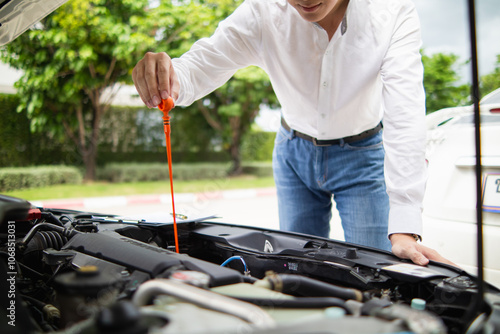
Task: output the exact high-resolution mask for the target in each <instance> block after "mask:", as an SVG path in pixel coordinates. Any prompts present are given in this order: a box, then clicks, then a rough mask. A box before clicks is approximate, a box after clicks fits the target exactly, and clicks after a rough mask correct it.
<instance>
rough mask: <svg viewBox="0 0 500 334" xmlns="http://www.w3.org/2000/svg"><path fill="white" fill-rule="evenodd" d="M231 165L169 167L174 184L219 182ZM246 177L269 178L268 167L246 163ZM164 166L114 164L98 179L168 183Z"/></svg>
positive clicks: (195, 164) (269, 170)
mask: <svg viewBox="0 0 500 334" xmlns="http://www.w3.org/2000/svg"><path fill="white" fill-rule="evenodd" d="M230 166H231V164H230V163H187V164H183V163H179V164H175V163H174V165H173V166H172V171H173V178H174V179H176V180H185V181H188V180H206V179H221V178H224V177H226V176H227V175H228V170H229V168H230ZM243 172H244V173H246V174H251V175H256V176H259V177H262V176H272V166H271V163H265V162H259V163H245V164H243ZM168 177H169V175H168V165H167V163H166V162H165V163H140V164H139V163H137V164H136V163H121V164H118V163H113V164H108V165H106V166H105V167H103V168H100V169H98V171H97V179H98V180H101V181H108V182H117V183H118V182H140V181H160V180H168Z"/></svg>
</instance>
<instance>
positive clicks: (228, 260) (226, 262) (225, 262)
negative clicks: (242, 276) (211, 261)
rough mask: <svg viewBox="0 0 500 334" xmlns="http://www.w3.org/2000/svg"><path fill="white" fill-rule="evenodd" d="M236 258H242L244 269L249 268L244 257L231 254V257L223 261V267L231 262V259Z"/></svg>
mask: <svg viewBox="0 0 500 334" xmlns="http://www.w3.org/2000/svg"><path fill="white" fill-rule="evenodd" d="M234 260H240V261H241V263H243V269H244V270H245V272H246V271H248V270H247V264H246V262H245V260H243V258H242V257H241V256H231V257H230V258H229V259H227V260H226V261H224V262H222V264H221V265H220V266H221V267H225V266H226V265H227V264H228V263H229V262H231V261H234Z"/></svg>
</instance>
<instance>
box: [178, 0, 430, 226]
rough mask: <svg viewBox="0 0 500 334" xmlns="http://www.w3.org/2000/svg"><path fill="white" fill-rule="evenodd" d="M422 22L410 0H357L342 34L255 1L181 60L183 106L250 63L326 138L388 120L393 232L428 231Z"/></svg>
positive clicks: (287, 8)
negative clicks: (424, 221)
mask: <svg viewBox="0 0 500 334" xmlns="http://www.w3.org/2000/svg"><path fill="white" fill-rule="evenodd" d="M420 46H421V38H420V23H419V19H418V16H417V13H416V10H415V7H414V5H413V3H412V2H411V1H410V0H350V1H349V4H348V7H347V11H346V14H345V17H344V20H343V23H342V24H341V26H339V28H338V29H337V31H336V32H335V34H334V35H333V37H332V39H331V40H329V39H328V35H327V33H326V31H325V30H324V29H322V28H321V27H320V26H319V25H318V24H315V23H310V22H308V21H306V20H304V19H303V18H302V17H301V16H300V15H299V13H298V12H297V11H296V9H294V8H293V7H292V6H291V5H289V4H288V2H287V1H286V0H246V1H245V2H244V3H243V4H242V5H241V6H239V7H238V8H237V9H236V11H235V12H234V13H233V14H232V15H230V16H229V17H228V18H227V19H226V20H224V21H222V22H221V23H220V24H219V27H218V28H217V30H216V31H215V33H214V35H213V36H211V37H210V38H204V39H201V40H199V41H198V42H196V43H195V44H194V45H193V47H192V48H191V50H190V51H189V52H187V53H186V54H184V55H183V56H182V57H180V58H178V59H174V60H173V63H174V70H175V72H176V74H177V76H178V78H179V81H180V87H181V90H180V96H179V98H178V100H177V101H176V104H177V105H189V104H191V103H193V102H194V101H195V100H197V99H199V98H201V97H203V96H205V95H207V94H209V93H210V92H212V91H213V90H215V89H216V88H218V87H220V86H221V85H223V84H224V83H225V82H226V81H227V80H229V78H230V77H231V76H232V75H233V74H234V73H235V72H236V71H237V70H238V69H240V68H243V67H246V66H249V65H256V66H259V67H261V68H263V69H264V70H265V71H266V72H267V73H268V75H269V77H270V80H271V83H272V85H273V88H274V91H275V93H276V95H277V97H278V99H279V101H280V103H281V107H282V114H283V117H284V118H285V120H286V122H287V123H288V125H289V126H290V127H291V128H292V129H295V130H297V131H300V132H303V133H305V134H308V135H309V136H312V137H316V138H317V139H336V138H342V137H346V136H351V135H355V134H359V133H361V132H363V131H365V130H368V129H371V128H373V127H375V126H376V125H377V124H378V123H379V122H380V121H381V120H383V124H384V148H385V151H386V156H385V179H386V185H387V192H388V194H389V199H390V214H389V234H392V233H416V234H419V235H421V234H422V223H421V211H422V198H423V195H424V189H425V181H426V164H425V94H424V89H423V84H422V77H423V66H422V62H421V57H420V53H419V49H420Z"/></svg>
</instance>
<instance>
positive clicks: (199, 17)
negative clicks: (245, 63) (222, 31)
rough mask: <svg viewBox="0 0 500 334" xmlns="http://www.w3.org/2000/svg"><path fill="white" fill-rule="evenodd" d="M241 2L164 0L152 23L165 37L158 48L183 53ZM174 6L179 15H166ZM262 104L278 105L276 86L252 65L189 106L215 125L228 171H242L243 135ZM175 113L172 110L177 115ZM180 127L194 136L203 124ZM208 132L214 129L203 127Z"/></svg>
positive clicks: (196, 117)
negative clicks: (177, 1)
mask: <svg viewBox="0 0 500 334" xmlns="http://www.w3.org/2000/svg"><path fill="white" fill-rule="evenodd" d="M241 2H242V1H241V0H239V1H231V0H206V1H199V2H196V1H189V2H187V3H184V4H183V5H182V6H178V7H176V6H172V5H171V4H169V3H168V2H164V3H161V4H160V6H159V7H158V8H157V11H156V14H155V15H156V19H155V20H151V21H150V22H151V24H152V26H151V29H152V30H155V31H157V37H159V39H160V40H161V41H160V42H159V43H158V47H157V49H156V51H166V52H168V53H169V55H170V56H171V57H179V56H181V55H182V54H183V53H185V52H186V51H188V50H189V48H190V47H191V45H192V44H193V43H194V42H195V41H197V40H198V39H200V38H203V37H208V36H210V35H211V34H212V33H213V32H214V30H215V27H216V26H217V24H218V23H219V22H220V21H221V20H223V19H224V18H226V17H227V16H228V15H230V14H231V13H232V12H233V11H234V9H236V7H237V6H238V5H239V4H240V3H241ZM173 10H175V11H176V15H175V16H168V15H167V13H171V12H172V11H173ZM262 104H269V105H271V106H276V104H277V100H276V97H275V95H274V91H273V89H272V86H271V84H270V81H269V78H268V77H267V75H266V74H265V73H264V71H262V70H260V69H258V68H256V67H249V68H246V69H242V70H240V71H238V72H237V73H236V74H235V75H234V77H233V78H231V79H230V80H229V81H228V82H227V83H226V84H225V85H224V86H222V87H221V88H219V89H217V90H216V91H215V92H213V93H211V94H209V95H208V96H206V97H205V98H203V99H201V100H199V101H197V102H195V103H194V104H193V105H192V106H190V107H188V108H186V110H185V111H186V112H189V113H190V115H191V121H192V122H196V121H197V120H199V117H203V118H204V119H205V121H206V123H207V124H208V125H209V126H210V127H211V128H212V129H213V130H214V131H215V134H216V138H212V141H213V142H220V143H221V145H222V147H223V149H224V150H226V151H227V152H228V153H229V154H230V157H231V160H232V168H231V171H230V173H231V174H233V175H237V174H239V173H241V155H240V146H241V144H242V138H243V137H244V135H245V133H246V132H248V130H249V129H250V126H251V124H252V123H253V122H254V120H255V117H256V116H257V114H258V112H259V110H260V106H261V105H262ZM178 112H179V113H181V112H184V111H178ZM176 113H177V112H174V113H173V115H172V116H173V117H175V114H176ZM174 122H175V119H173V120H172V124H173V126H174V125H175V123H174ZM184 124H185V123H184ZM182 131H185V132H186V135H194V136H196V135H197V134H196V133H194V132H193V131H199V128H195V127H189V126H187V127H186V126H185V127H184V128H183V129H182ZM204 133H210V131H208V130H207V129H204ZM212 133H213V132H212ZM172 145H174V142H172ZM177 145H180V143H179V144H177Z"/></svg>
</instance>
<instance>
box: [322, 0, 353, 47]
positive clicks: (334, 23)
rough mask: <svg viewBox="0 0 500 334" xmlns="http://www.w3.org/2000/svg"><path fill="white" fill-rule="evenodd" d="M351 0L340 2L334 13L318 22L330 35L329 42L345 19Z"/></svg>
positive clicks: (341, 0)
mask: <svg viewBox="0 0 500 334" xmlns="http://www.w3.org/2000/svg"><path fill="white" fill-rule="evenodd" d="M348 4H349V0H340V1H339V2H338V3H337V4H336V5H335V7H333V9H332V11H331V12H330V13H328V15H327V16H326V17H325V18H324V19H322V20H321V21H319V22H318V24H319V25H320V26H321V27H322V28H323V29H325V31H326V32H327V34H328V40H331V39H332V37H333V35H334V34H335V32H336V31H337V29H338V27H339V25H340V22H342V19H343V18H344V15H345V12H346V10H347V5H348Z"/></svg>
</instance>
